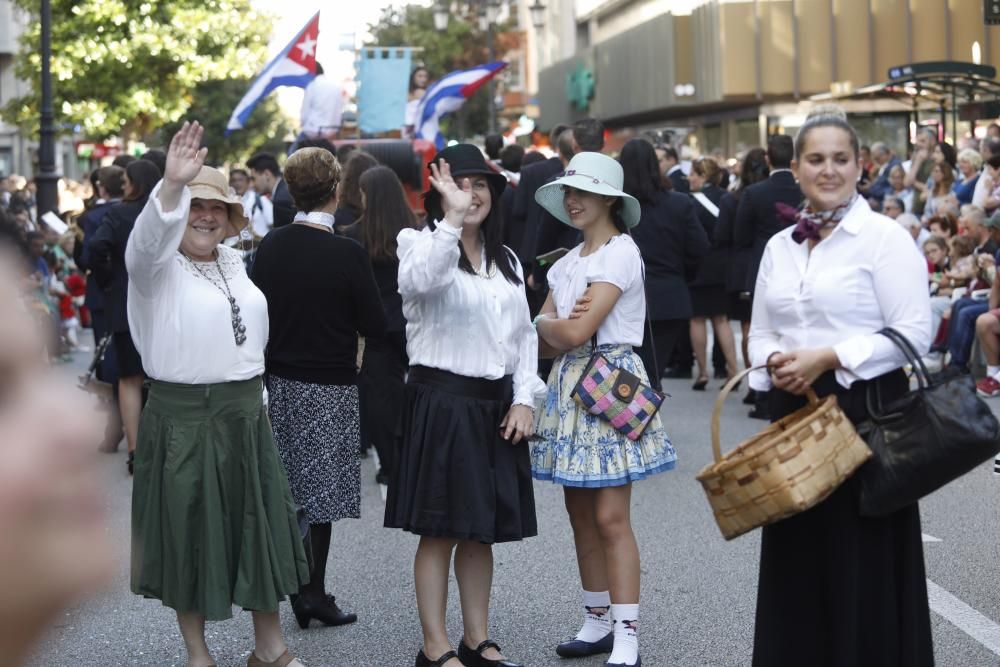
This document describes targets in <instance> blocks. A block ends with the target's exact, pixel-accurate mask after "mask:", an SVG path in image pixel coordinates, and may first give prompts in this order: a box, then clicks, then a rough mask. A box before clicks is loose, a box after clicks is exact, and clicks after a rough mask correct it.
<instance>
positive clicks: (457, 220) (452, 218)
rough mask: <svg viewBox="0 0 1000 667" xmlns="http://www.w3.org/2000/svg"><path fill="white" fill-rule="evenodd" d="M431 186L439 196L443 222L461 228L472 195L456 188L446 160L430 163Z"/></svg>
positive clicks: (456, 185)
mask: <svg viewBox="0 0 1000 667" xmlns="http://www.w3.org/2000/svg"><path fill="white" fill-rule="evenodd" d="M430 181H431V186H432V187H433V188H434V189H435V190H437V191H438V193H440V194H441V209H442V210H443V211H444V217H445V220H447V221H448V223H449V224H451V225H453V226H455V227H461V226H462V223H463V221H464V220H465V214H466V213H467V212H468V211H469V207H470V206H472V193H471V192H468V191H467V190H463V189H462V188H460V187H458V183H456V182H455V179H454V178H452V176H451V166H449V164H448V161H447V160H439V161H438V163H437V164H434V163H433V162H432V163H431V178H430Z"/></svg>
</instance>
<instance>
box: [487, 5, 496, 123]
mask: <svg viewBox="0 0 1000 667" xmlns="http://www.w3.org/2000/svg"><path fill="white" fill-rule="evenodd" d="M486 48H487V50H488V52H489V62H493V61H494V60H496V54H495V52H494V51H495V49H494V47H493V22H492V21H489V25H488V26H487V28H486ZM495 86H496V78H495V77H494V78H491V79H490V81H489V88H488V92H489V95H490V106H489V109H490V133H495V132H496V131H497V100H496V87H495Z"/></svg>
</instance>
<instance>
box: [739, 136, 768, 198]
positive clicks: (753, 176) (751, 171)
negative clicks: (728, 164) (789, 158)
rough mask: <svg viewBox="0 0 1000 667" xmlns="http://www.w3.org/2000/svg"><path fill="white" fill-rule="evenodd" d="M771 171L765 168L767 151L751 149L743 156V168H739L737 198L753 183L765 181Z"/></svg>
mask: <svg viewBox="0 0 1000 667" xmlns="http://www.w3.org/2000/svg"><path fill="white" fill-rule="evenodd" d="M770 173H771V169H770V167H768V166H767V151H765V150H764V149H763V148H751V149H750V150H749V151H747V154H746V155H744V156H743V166H742V167H741V168H740V187H739V189H738V190H737V191H736V192H735V195H736V197H737V198H738V197H739V196H740V195H741V194H743V191H744V190H746V189H747V188H748V187H750V186H751V185H753V184H754V183H760V182H761V181H763V180H767V177H768V175H770Z"/></svg>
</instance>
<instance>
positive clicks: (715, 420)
mask: <svg viewBox="0 0 1000 667" xmlns="http://www.w3.org/2000/svg"><path fill="white" fill-rule="evenodd" d="M763 368H767V365H766V364H764V365H761V366H754V367H753V368H748V369H746V370H745V371H743V372H741V373H737V374H736V375H735V376H734V377H733V378H732V379H731V380H730V381H729V382H727V383H726V385H725V386H724V387H723V388H722V390H721V391H720V392H719V397H718V398H717V399H715V407H714V408H713V409H712V454H713V455H714V456H715V462H716V463H719V462H721V461H722V447H721V446H720V444H719V418H720V417H722V406H723V405H725V403H726V398H727V397H728V396H729V394H730V392H732V390H733V387H735V386H736V385H738V384H739V383H740V381H741V380H742V379H743V378H745V377H746V376H748V375H750V373H752V372H754V371H759V370H761V369H763ZM806 398H808V399H809V404H810V405H813V406H816V405H819V397H818V396H816V392H815V391H813V388H812V387H811V386H809V387H806Z"/></svg>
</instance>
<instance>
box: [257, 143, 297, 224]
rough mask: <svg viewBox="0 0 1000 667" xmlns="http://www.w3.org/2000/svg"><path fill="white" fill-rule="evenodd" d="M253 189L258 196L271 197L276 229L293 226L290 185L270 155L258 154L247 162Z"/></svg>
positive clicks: (293, 206)
mask: <svg viewBox="0 0 1000 667" xmlns="http://www.w3.org/2000/svg"><path fill="white" fill-rule="evenodd" d="M247 166H248V167H250V174H251V176H252V177H253V187H254V189H255V190H256V191H257V193H258V194H260V195H262V196H265V197H270V198H271V204H273V208H274V227H283V226H285V225H290V224H292V220H294V219H295V204H294V203H293V202H292V195H291V194H290V193H289V192H288V184H287V183H285V179H284V178H282V177H281V167H279V166H278V160H277V159H275V157H274V156H273V155H271V154H270V153H257V154H256V155H254V156H253V157H252V158H250V159H249V160H247Z"/></svg>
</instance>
